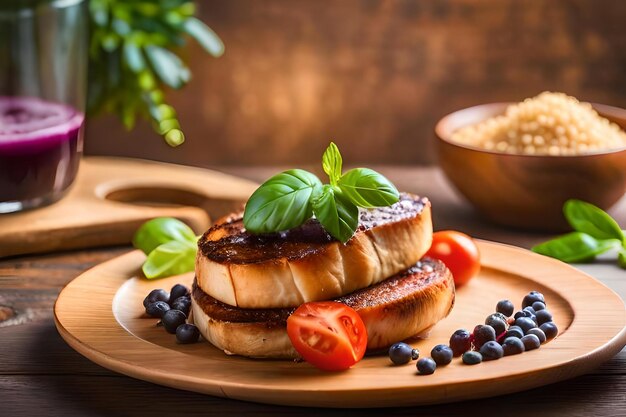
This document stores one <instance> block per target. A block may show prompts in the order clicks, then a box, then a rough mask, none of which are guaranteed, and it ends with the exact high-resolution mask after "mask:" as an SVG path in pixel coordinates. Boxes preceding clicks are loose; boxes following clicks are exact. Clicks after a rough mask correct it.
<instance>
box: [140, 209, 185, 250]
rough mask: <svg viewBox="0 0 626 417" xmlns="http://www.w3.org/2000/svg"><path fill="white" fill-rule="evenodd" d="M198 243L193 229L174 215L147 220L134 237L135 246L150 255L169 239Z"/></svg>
mask: <svg viewBox="0 0 626 417" xmlns="http://www.w3.org/2000/svg"><path fill="white" fill-rule="evenodd" d="M172 240H175V241H180V242H187V243H191V244H193V245H195V244H196V241H197V238H196V235H195V234H194V232H193V230H191V228H190V227H189V226H187V225H186V224H185V223H183V222H181V221H180V220H177V219H174V218H172V217H157V218H156V219H152V220H149V221H147V222H145V223H144V224H143V225H142V226H141V227H140V228H139V230H137V232H136V233H135V236H134V237H133V246H134V247H136V248H137V249H141V250H142V251H143V253H145V254H146V255H148V254H149V253H150V252H152V251H153V250H154V249H156V248H157V247H158V246H160V245H162V244H163V243H167V242H169V241H172Z"/></svg>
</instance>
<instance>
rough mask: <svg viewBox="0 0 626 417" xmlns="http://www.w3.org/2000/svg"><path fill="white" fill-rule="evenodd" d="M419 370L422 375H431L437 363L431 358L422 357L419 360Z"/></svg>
mask: <svg viewBox="0 0 626 417" xmlns="http://www.w3.org/2000/svg"><path fill="white" fill-rule="evenodd" d="M416 366H417V372H419V373H420V374H421V375H430V374H434V373H435V369H437V364H436V363H435V361H434V360H432V359H431V358H422V359H420V360H418V361H417V365H416Z"/></svg>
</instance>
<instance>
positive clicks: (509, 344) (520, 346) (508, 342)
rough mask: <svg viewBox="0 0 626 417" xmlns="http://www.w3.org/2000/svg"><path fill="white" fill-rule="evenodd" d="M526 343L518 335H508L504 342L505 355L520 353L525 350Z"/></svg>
mask: <svg viewBox="0 0 626 417" xmlns="http://www.w3.org/2000/svg"><path fill="white" fill-rule="evenodd" d="M525 350H526V349H525V347H524V343H523V342H522V340H521V339H519V338H517V337H507V338H506V339H504V343H503V344H502V351H503V352H504V356H510V355H519V354H520V353H524V351H525Z"/></svg>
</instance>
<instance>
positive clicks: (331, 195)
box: [312, 185, 359, 243]
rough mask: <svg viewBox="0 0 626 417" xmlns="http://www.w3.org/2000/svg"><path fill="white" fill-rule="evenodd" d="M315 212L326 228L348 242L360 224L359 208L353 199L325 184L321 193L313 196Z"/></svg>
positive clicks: (334, 235)
mask: <svg viewBox="0 0 626 417" xmlns="http://www.w3.org/2000/svg"><path fill="white" fill-rule="evenodd" d="M312 205H313V214H315V217H316V218H317V220H319V222H320V223H321V224H322V226H324V229H326V231H327V232H328V233H330V234H331V235H332V236H333V237H334V238H335V239H337V240H340V241H341V242H343V243H346V242H347V241H348V240H350V238H351V237H352V235H354V232H355V230H356V228H357V226H358V225H359V209H358V207H357V206H355V205H354V204H353V203H352V202H351V201H349V200H348V199H346V198H345V197H343V196H342V195H341V193H340V192H338V191H337V190H335V189H333V187H332V186H331V185H324V187H323V188H322V191H321V193H320V194H319V195H317V196H316V197H314V198H313V201H312Z"/></svg>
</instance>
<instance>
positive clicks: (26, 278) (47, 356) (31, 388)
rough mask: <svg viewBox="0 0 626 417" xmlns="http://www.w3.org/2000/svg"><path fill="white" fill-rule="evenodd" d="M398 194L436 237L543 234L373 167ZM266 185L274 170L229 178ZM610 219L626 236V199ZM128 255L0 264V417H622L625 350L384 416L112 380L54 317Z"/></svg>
mask: <svg viewBox="0 0 626 417" xmlns="http://www.w3.org/2000/svg"><path fill="white" fill-rule="evenodd" d="M377 169H379V170H380V171H382V172H384V173H385V174H387V176H388V177H389V178H390V179H391V180H392V181H394V182H395V183H396V185H397V186H398V188H400V189H402V190H407V191H412V192H416V193H420V194H423V195H427V196H429V197H430V199H431V200H432V202H433V210H434V222H435V229H458V230H463V231H465V232H467V233H469V234H472V235H473V236H475V237H480V238H484V239H489V240H494V241H499V242H505V243H510V244H514V245H518V246H522V247H529V246H531V245H532V244H534V243H537V242H539V241H542V240H545V239H546V238H547V237H548V236H547V235H542V234H531V233H523V232H519V231H512V230H506V229H503V228H500V227H497V226H493V225H490V224H488V223H486V222H484V221H483V220H481V219H480V218H479V217H478V216H477V215H476V214H475V213H474V212H473V211H472V209H471V208H470V207H469V206H468V205H467V203H465V202H464V201H463V200H462V199H461V198H460V197H458V196H457V195H456V194H455V193H454V191H453V190H452V189H451V188H450V186H449V185H448V183H447V182H446V181H445V179H444V178H443V175H442V174H441V173H440V172H439V171H438V170H437V169H435V168H395V167H394V168H392V167H377ZM227 171H228V172H230V173H234V174H239V175H241V176H245V177H248V178H251V179H254V180H262V179H264V178H266V177H267V176H268V175H269V174H271V173H273V172H275V171H276V169H275V168H274V169H261V168H254V169H253V168H246V169H235V168H228V169H227ZM611 214H613V215H614V217H616V218H617V220H618V221H619V222H620V224H621V225H622V226H623V227H624V226H626V198H624V199H622V200H621V202H620V203H619V204H618V205H617V206H616V207H614V209H613V210H612V211H611ZM128 250H129V247H114V248H101V249H90V250H82V251H74V252H65V253H56V254H47V255H34V256H24V257H17V258H9V259H2V260H0V415H3V416H39V415H45V416H56V415H58V416H92V415H102V416H113V415H122V416H125V415H132V416H157V415H200V414H202V415H233V416H240V415H254V416H275V415H293V416H310V415H318V414H323V415H325V416H345V415H355V416H367V415H398V416H415V415H419V416H428V415H436V416H446V415H463V416H483V417H484V416H486V415H490V414H498V415H507V416H524V417H527V416H529V415H532V416H544V415H545V416H568V417H576V416H591V415H593V416H626V349H625V350H622V351H621V352H620V354H618V355H617V356H616V357H614V358H613V359H611V360H610V361H608V362H607V363H605V364H603V365H602V366H600V367H599V368H598V369H596V370H595V371H593V372H591V373H590V374H587V375H584V376H581V377H578V378H575V379H572V380H569V381H565V382H561V383H558V384H553V385H549V386H545V387H543V388H538V389H534V390H531V391H526V392H521V393H517V394H511V395H507V396H501V397H496V398H490V399H484V400H476V401H469V402H464V403H456V404H445V405H438V406H429V407H419V408H395V409H387V410H376V409H372V410H338V409H330V410H325V409H314V408H307V409H303V408H293V407H279V406H271V405H260V404H253V403H246V402H241V401H236V400H229V399H223V398H216V397H209V396H205V395H200V394H195V393H191V392H186V391H179V390H175V389H170V388H165V387H161V386H158V385H154V384H150V383H147V382H143V381H139V380H135V379H131V378H128V377H126V376H123V375H119V374H116V373H114V372H111V371H108V370H106V369H104V368H101V367H100V366H98V365H96V364H94V363H92V362H90V361H88V360H87V359H85V358H83V357H82V356H80V355H79V354H78V353H76V352H74V351H73V350H72V349H71V348H70V347H68V346H67V345H66V344H65V342H63V340H62V339H61V337H60V336H59V335H58V333H57V331H56V328H55V327H54V323H53V318H52V308H53V304H54V301H55V299H56V297H57V294H58V293H59V291H60V290H61V288H62V287H63V286H64V285H65V284H66V283H68V282H69V281H70V280H72V278H74V277H75V276H77V275H78V274H80V273H81V272H83V271H85V270H86V269H88V268H90V267H91V266H93V265H96V264H98V263H100V262H103V261H105V260H107V259H110V258H112V257H115V256H117V255H120V254H122V253H124V252H126V251H128ZM579 267H580V268H581V269H582V270H584V271H586V272H587V273H589V274H591V275H592V276H594V277H596V278H597V279H599V280H600V281H602V282H604V283H605V284H606V285H608V286H609V287H611V288H612V289H613V290H615V291H616V292H617V293H618V294H620V295H621V297H622V299H624V298H626V271H624V270H622V269H619V268H618V267H616V266H615V264H614V263H612V262H610V261H609V260H600V261H598V262H597V263H594V264H586V265H580V266H579Z"/></svg>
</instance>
